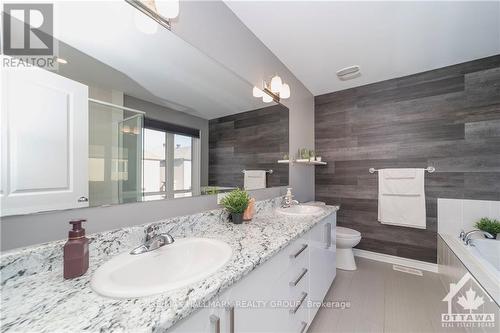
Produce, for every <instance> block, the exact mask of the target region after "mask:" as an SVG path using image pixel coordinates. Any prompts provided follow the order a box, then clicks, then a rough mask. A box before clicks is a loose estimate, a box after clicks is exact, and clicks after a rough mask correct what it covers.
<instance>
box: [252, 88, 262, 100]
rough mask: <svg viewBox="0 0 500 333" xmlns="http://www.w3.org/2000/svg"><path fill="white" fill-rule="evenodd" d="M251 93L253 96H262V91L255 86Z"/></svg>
mask: <svg viewBox="0 0 500 333" xmlns="http://www.w3.org/2000/svg"><path fill="white" fill-rule="evenodd" d="M252 94H253V97H259V98H260V97H262V96H264V92H263V91H262V90H260V89H259V88H257V87H253V90H252Z"/></svg>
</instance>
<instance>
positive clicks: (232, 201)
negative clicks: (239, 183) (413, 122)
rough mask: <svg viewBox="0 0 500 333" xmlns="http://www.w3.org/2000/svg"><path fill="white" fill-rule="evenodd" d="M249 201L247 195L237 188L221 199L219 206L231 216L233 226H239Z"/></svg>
mask: <svg viewBox="0 0 500 333" xmlns="http://www.w3.org/2000/svg"><path fill="white" fill-rule="evenodd" d="M249 201H250V197H249V196H248V193H247V192H246V191H243V190H240V189H239V188H237V189H236V190H233V191H231V192H229V194H227V195H226V196H225V197H224V198H222V200H221V205H222V206H224V208H225V209H226V210H227V211H228V212H229V214H231V221H233V223H234V224H240V223H242V222H243V213H244V212H245V209H247V207H248V202H249Z"/></svg>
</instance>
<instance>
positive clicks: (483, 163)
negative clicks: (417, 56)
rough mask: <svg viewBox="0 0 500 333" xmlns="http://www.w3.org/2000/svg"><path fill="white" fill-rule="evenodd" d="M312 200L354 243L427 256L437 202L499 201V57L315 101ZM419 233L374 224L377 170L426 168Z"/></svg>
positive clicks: (430, 256) (431, 253)
mask: <svg viewBox="0 0 500 333" xmlns="http://www.w3.org/2000/svg"><path fill="white" fill-rule="evenodd" d="M315 113H316V119H315V131H316V150H317V151H318V154H320V155H322V156H323V158H324V160H325V161H328V162H329V164H328V166H326V167H316V199H317V200H321V201H326V202H327V203H331V204H333V203H338V204H340V205H341V209H340V211H339V213H338V223H339V225H342V226H346V227H350V228H353V229H356V230H358V231H360V232H361V234H362V236H363V238H362V240H361V243H360V244H359V245H358V248H361V249H365V250H369V251H375V252H381V253H386V254H391V255H397V256H401V257H407V258H412V259H418V260H424V261H429V262H436V235H437V233H436V231H437V198H456V199H481V200H499V198H500V55H497V56H493V57H489V58H484V59H480V60H476V61H471V62H467V63H464V64H459V65H455V66H450V67H445V68H441V69H437V70H433V71H429V72H424V73H420V74H415V75H411V76H407V77H402V78H398V79H393V80H388V81H383V82H379V83H375V84H371V85H366V86H362V87H358V88H352V89H348V90H343V91H339V92H335V93H331V94H326V95H321V96H316V98H315ZM427 166H434V167H435V168H436V172H435V173H432V174H429V173H426V179H425V192H426V203H427V205H426V206H427V229H426V230H419V229H412V228H403V227H395V226H388V225H382V224H380V223H379V222H377V175H376V174H370V173H369V172H368V169H369V168H370V167H374V168H398V167H410V168H411V167H416V168H420V167H427Z"/></svg>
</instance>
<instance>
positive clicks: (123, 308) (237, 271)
mask: <svg viewBox="0 0 500 333" xmlns="http://www.w3.org/2000/svg"><path fill="white" fill-rule="evenodd" d="M279 202H280V198H276V199H272V200H266V201H261V202H258V203H257V204H256V208H257V209H256V215H255V216H254V218H253V220H252V221H250V222H245V223H244V224H242V225H234V224H232V223H228V222H227V214H226V213H225V212H224V211H223V210H213V211H208V212H204V213H200V214H196V215H190V216H184V217H177V218H171V219H168V220H165V221H159V222H155V223H153V224H154V226H155V228H157V229H158V232H169V233H170V234H171V235H172V236H174V238H182V237H208V238H215V239H219V240H222V241H225V242H227V243H228V244H229V245H230V246H231V247H232V249H233V254H232V257H231V259H230V260H229V262H228V263H227V264H226V265H225V266H224V267H223V268H221V269H220V270H219V271H217V272H216V273H214V274H213V275H211V276H209V277H208V278H206V279H205V280H203V281H201V282H198V283H194V284H191V285H189V286H187V287H184V288H181V289H177V290H175V291H172V292H167V293H162V294H159V295H155V296H149V297H144V298H136V299H121V300H119V299H111V298H106V297H102V296H100V295H98V294H96V293H95V292H93V291H92V289H91V288H90V277H91V276H92V274H93V272H94V271H95V270H96V269H97V268H98V267H99V266H100V265H102V264H103V263H104V262H105V261H107V260H109V259H110V258H111V257H112V256H114V255H116V254H118V253H121V252H124V251H129V250H130V249H132V248H134V247H136V246H137V245H139V244H140V243H141V241H142V238H143V236H144V227H145V225H142V226H135V227H131V228H124V229H119V230H114V231H109V232H104V233H99V234H94V235H90V236H88V237H89V239H90V240H91V243H90V268H89V270H88V272H87V273H86V274H85V275H84V276H82V277H79V278H76V279H73V280H64V279H63V277H62V246H63V245H64V243H65V241H58V242H52V243H48V244H43V245H40V246H36V247H31V248H26V249H21V250H18V251H14V252H9V253H7V254H4V255H2V257H1V267H0V271H1V281H2V282H1V322H2V331H11V332H26V331H30V332H33V331H37V332H61V331H71V332H76V331H91V332H94V331H114V332H116V331H118V332H119V331H134V332H150V331H164V330H167V329H168V328H169V327H171V326H172V325H173V324H175V323H176V322H177V321H179V320H180V319H182V318H184V317H186V316H188V315H189V314H191V313H192V312H193V311H195V310H196V304H202V303H203V302H207V301H209V300H210V299H211V298H213V297H214V296H216V295H217V294H219V293H220V292H221V291H223V290H225V289H226V288H228V287H229V286H230V285H232V284H234V283H235V282H237V281H238V280H240V279H241V278H242V277H243V276H245V275H246V274H248V273H249V272H251V271H252V270H253V269H255V268H256V267H257V266H259V265H260V264H262V263H263V262H265V261H267V260H268V259H269V258H271V257H272V256H273V255H275V254H276V253H277V252H278V251H279V250H280V249H282V248H284V247H285V246H287V245H288V244H289V243H290V242H291V241H293V240H295V239H297V238H298V237H300V236H301V235H303V234H304V233H305V232H307V231H308V230H309V229H310V228H311V227H312V226H314V225H315V224H316V223H317V222H319V221H321V220H322V219H323V218H324V217H326V216H327V215H329V214H331V213H332V212H334V211H336V210H337V209H338V207H336V206H323V209H324V212H323V213H322V214H319V215H316V216H310V217H289V216H283V215H279V214H277V213H275V211H274V208H276V207H277V206H278V205H279ZM148 225H149V224H148Z"/></svg>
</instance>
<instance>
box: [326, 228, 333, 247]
mask: <svg viewBox="0 0 500 333" xmlns="http://www.w3.org/2000/svg"><path fill="white" fill-rule="evenodd" d="M325 231H326V232H325V237H326V246H325V247H326V248H327V249H329V248H330V246H332V224H331V223H326V224H325Z"/></svg>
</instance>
